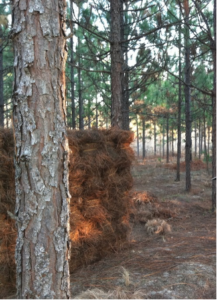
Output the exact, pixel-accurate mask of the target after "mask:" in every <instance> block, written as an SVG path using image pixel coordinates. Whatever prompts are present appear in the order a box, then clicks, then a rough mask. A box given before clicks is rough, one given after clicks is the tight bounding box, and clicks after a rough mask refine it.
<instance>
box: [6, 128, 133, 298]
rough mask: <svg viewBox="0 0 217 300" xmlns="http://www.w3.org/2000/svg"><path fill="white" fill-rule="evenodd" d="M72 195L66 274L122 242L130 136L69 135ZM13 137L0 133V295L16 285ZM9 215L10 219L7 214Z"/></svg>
mask: <svg viewBox="0 0 217 300" xmlns="http://www.w3.org/2000/svg"><path fill="white" fill-rule="evenodd" d="M68 137H69V146H70V148H71V153H70V165H69V181H70V184H69V185H70V193H71V196H72V198H71V207H70V209H71V217H70V223H71V233H70V235H71V240H72V247H71V251H72V253H71V257H72V259H71V271H73V270H75V269H76V268H78V267H80V266H83V265H87V264H88V263H90V262H93V261H96V260H98V259H100V258H102V257H104V256H105V255H106V254H107V253H109V252H111V251H113V250H115V249H117V248H120V247H121V246H122V245H123V244H124V243H125V242H126V240H127V236H128V232H129V229H130V226H129V215H130V211H131V200H130V199H131V197H130V195H129V192H130V189H131V187H132V185H133V180H132V176H131V173H130V166H131V163H132V160H133V158H134V153H133V150H132V149H131V148H130V143H131V142H132V141H133V134H132V133H131V132H128V131H121V130H117V129H116V130H114V129H111V130H88V131H68ZM14 176H15V175H14V138H13V131H12V130H11V129H2V128H1V129H0V290H1V296H2V295H3V297H4V294H3V288H7V285H8V287H9V288H10V291H11V292H12V288H14V286H15V262H14V249H15V244H16V229H15V222H14V220H13V219H11V217H10V216H9V214H10V212H11V213H12V214H13V213H14V209H15V182H14ZM8 212H9V214H8Z"/></svg>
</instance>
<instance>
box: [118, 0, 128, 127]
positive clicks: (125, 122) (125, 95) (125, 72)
mask: <svg viewBox="0 0 217 300" xmlns="http://www.w3.org/2000/svg"><path fill="white" fill-rule="evenodd" d="M120 3H121V7H122V12H121V20H122V23H121V41H123V40H127V38H128V35H127V34H125V32H128V28H127V27H128V26H129V25H127V23H128V18H127V10H128V1H125V9H124V5H123V3H124V1H123V0H120ZM123 10H125V11H126V12H125V13H124V12H123ZM125 29H126V30H125ZM121 47H122V55H123V60H124V63H123V70H122V73H123V74H122V101H123V102H122V115H123V124H122V128H123V129H124V130H129V73H128V43H122V44H121Z"/></svg>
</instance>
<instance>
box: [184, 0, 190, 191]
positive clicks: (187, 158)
mask: <svg viewBox="0 0 217 300" xmlns="http://www.w3.org/2000/svg"><path fill="white" fill-rule="evenodd" d="M190 75H191V64H190V33H189V2H188V0H186V6H185V125H186V132H185V163H186V177H185V180H186V185H185V188H186V191H187V192H189V191H190V190H191V88H190V84H191V79H190Z"/></svg>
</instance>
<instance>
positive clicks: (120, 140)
mask: <svg viewBox="0 0 217 300" xmlns="http://www.w3.org/2000/svg"><path fill="white" fill-rule="evenodd" d="M68 139H69V147H70V149H71V154H70V167H69V188H70V193H71V204H70V211H71V217H70V223H71V224H70V225H71V233H70V238H71V241H72V247H71V249H72V250H71V257H72V258H71V262H70V270H71V272H72V271H74V270H75V269H77V268H78V267H80V266H82V265H87V264H89V263H91V262H94V261H96V260H99V259H100V258H102V257H104V256H105V255H106V254H107V253H109V252H111V251H113V250H115V249H117V248H119V249H120V248H121V247H122V246H123V245H124V244H125V242H126V240H127V236H128V233H129V230H130V225H129V216H130V213H131V208H132V203H131V197H130V190H131V188H132V185H133V179H132V176H131V173H130V166H131V163H132V160H133V158H134V153H133V150H132V149H131V148H130V144H131V142H132V141H133V133H132V132H128V131H123V130H118V129H110V130H85V131H68Z"/></svg>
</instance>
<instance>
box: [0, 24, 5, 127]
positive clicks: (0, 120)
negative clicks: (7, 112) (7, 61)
mask: <svg viewBox="0 0 217 300" xmlns="http://www.w3.org/2000/svg"><path fill="white" fill-rule="evenodd" d="M0 126H2V127H4V86H3V47H2V28H1V26H0Z"/></svg>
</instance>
